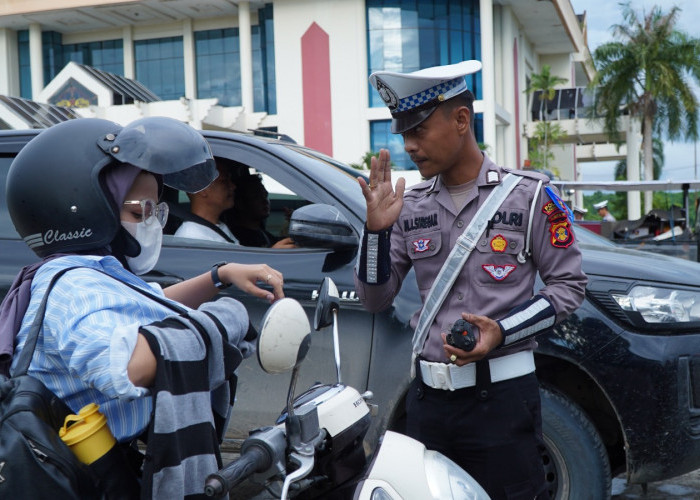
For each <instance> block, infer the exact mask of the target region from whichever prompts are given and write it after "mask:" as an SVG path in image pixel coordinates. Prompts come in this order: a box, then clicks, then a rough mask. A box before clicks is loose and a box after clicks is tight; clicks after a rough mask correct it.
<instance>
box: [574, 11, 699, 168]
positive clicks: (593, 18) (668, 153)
mask: <svg viewBox="0 0 700 500" xmlns="http://www.w3.org/2000/svg"><path fill="white" fill-rule="evenodd" d="M570 2H571V5H572V6H573V7H574V12H576V13H577V14H583V12H584V11H585V12H586V14H587V17H588V47H589V48H590V50H591V54H592V53H593V51H594V50H595V48H596V47H597V46H599V45H601V44H604V43H607V42H611V41H613V35H612V29H611V26H612V25H614V24H621V23H622V22H623V19H622V7H621V6H620V3H619V2H617V1H615V0H613V1H610V0H570ZM630 5H631V7H632V8H633V9H634V10H635V11H637V12H640V11H641V10H642V9H644V12H649V11H650V10H651V8H652V7H653V6H654V5H659V6H660V7H661V9H662V11H663V12H668V11H669V10H670V9H671V7H673V6H674V5H676V6H678V7H680V9H681V12H680V16H679V21H678V24H677V29H679V30H680V31H684V32H686V33H687V34H688V35H690V36H692V37H695V38H700V0H632V1H631V2H630ZM696 89H697V87H696ZM696 94H697V96H698V99H699V100H700V89H697V90H696ZM697 150H700V144H694V143H684V142H669V141H665V142H664V156H665V161H664V168H663V171H662V174H661V178H662V179H664V180H674V181H678V180H690V179H698V178H700V165H698V162H700V151H697ZM579 168H580V169H581V172H582V175H583V179H582V180H584V181H590V182H595V181H610V180H614V170H615V162H597V163H579Z"/></svg>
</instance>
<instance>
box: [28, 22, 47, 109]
mask: <svg viewBox="0 0 700 500" xmlns="http://www.w3.org/2000/svg"><path fill="white" fill-rule="evenodd" d="M42 49H43V42H42V40H41V25H40V24H39V23H32V24H30V25H29V68H30V71H31V74H32V99H38V98H39V94H40V93H41V91H42V90H44V55H43V50H42Z"/></svg>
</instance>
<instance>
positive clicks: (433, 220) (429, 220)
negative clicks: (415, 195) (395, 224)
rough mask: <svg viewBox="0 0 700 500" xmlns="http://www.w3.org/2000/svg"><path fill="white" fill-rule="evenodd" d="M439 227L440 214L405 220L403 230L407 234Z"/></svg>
mask: <svg viewBox="0 0 700 500" xmlns="http://www.w3.org/2000/svg"><path fill="white" fill-rule="evenodd" d="M437 225H438V214H436V213H435V214H430V215H423V216H419V217H414V218H412V219H404V221H403V230H404V231H405V232H407V233H408V232H411V231H416V230H418V229H426V228H430V227H435V226H437Z"/></svg>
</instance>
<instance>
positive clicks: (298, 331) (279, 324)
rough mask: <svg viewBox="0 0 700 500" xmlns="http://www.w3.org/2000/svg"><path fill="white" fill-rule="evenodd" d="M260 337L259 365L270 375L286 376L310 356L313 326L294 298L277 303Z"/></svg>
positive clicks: (271, 307) (265, 318) (273, 305)
mask: <svg viewBox="0 0 700 500" xmlns="http://www.w3.org/2000/svg"><path fill="white" fill-rule="evenodd" d="M261 325H262V326H261V327H260V335H258V362H259V363H260V367H261V368H262V369H263V370H265V371H266V372H267V373H284V372H286V371H289V370H291V369H292V368H294V367H295V366H297V365H298V364H299V363H301V361H302V360H303V359H304V357H305V356H306V353H307V352H308V350H309V345H310V343H311V337H310V336H309V334H310V333H311V326H310V325H309V319H308V317H307V316H306V313H305V312H304V308H303V307H301V304H299V302H297V301H296V300H294V299H291V298H284V299H280V300H278V301H276V302H275V303H274V304H272V305H271V306H270V308H269V309H268V310H267V312H266V313H265V316H263V319H262V323H261Z"/></svg>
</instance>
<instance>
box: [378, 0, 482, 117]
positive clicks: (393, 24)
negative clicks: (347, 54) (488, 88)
mask: <svg viewBox="0 0 700 500" xmlns="http://www.w3.org/2000/svg"><path fill="white" fill-rule="evenodd" d="M366 7H367V47H368V51H369V54H368V61H369V68H368V75H369V74H371V73H373V72H374V71H381V70H384V71H397V72H402V73H404V72H411V71H417V70H419V69H423V68H429V67H431V66H440V65H444V64H455V63H458V62H461V61H464V60H468V59H481V33H480V19H479V0H434V1H431V0H366ZM467 85H468V86H469V89H470V90H471V91H472V92H474V94H475V95H476V98H477V99H481V72H477V73H475V74H474V75H469V76H467ZM369 96H370V97H369V100H370V103H369V105H370V106H371V107H379V106H384V102H383V101H382V99H381V98H380V97H379V95H378V94H377V93H376V92H375V91H374V89H372V88H371V87H370V92H369Z"/></svg>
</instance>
